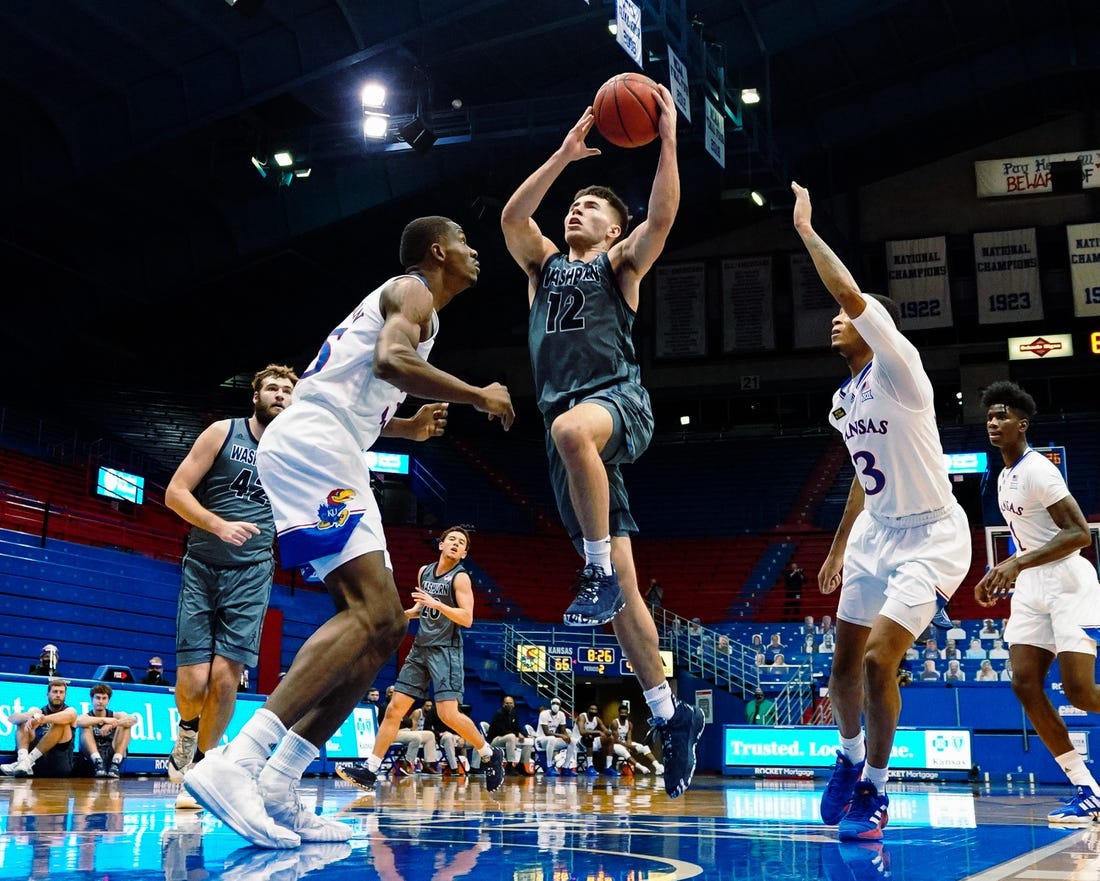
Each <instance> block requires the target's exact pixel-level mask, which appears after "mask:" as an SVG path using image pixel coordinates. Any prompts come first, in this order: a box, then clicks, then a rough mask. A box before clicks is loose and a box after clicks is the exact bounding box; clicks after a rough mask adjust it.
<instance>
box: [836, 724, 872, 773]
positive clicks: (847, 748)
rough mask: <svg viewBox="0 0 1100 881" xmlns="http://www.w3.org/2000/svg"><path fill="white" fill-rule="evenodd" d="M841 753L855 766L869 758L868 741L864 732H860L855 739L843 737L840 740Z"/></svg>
mask: <svg viewBox="0 0 1100 881" xmlns="http://www.w3.org/2000/svg"><path fill="white" fill-rule="evenodd" d="M840 751H841V752H842V753H844V756H845V758H847V759H848V761H849V762H851V763H852V764H853V765H858V764H859V763H860V762H862V761H863V760H864V759H865V758H867V741H866V740H864V739H863V732H862V731H860V732H859V734H857V735H856V736H855V737H844V736H843V735H842V736H841V738H840Z"/></svg>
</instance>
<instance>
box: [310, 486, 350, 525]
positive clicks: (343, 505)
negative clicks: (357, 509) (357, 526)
mask: <svg viewBox="0 0 1100 881" xmlns="http://www.w3.org/2000/svg"><path fill="white" fill-rule="evenodd" d="M354 498H355V490H353V489H334V490H333V491H332V492H330V493H329V494H328V497H327V498H326V499H325V500H324V501H323V502H322V503H321V504H320V505H318V506H317V528H318V529H339V528H340V527H341V526H343V525H344V524H345V523H346V522H347V519H348V505H347V503H348V502H350V501H351V500H352V499H354Z"/></svg>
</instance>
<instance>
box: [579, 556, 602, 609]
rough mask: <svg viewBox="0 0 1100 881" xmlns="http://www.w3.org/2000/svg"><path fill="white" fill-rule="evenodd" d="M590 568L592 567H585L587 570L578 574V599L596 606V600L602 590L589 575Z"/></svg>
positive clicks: (584, 569)
mask: <svg viewBox="0 0 1100 881" xmlns="http://www.w3.org/2000/svg"><path fill="white" fill-rule="evenodd" d="M590 568H591V567H588V566H585V568H583V569H582V570H581V571H580V572H578V573H577V583H576V585H575V587H576V590H577V599H579V600H581V601H582V602H585V603H588V604H589V605H595V603H596V600H598V599H599V597H600V588H599V585H598V584H597V582H596V580H595V578H594V577H591V576H590V575H589V570H590ZM593 574H594V573H593Z"/></svg>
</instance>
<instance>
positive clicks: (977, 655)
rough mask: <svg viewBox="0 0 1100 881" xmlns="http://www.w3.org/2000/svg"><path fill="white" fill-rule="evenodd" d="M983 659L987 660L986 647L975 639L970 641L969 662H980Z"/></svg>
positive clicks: (967, 653) (967, 655)
mask: <svg viewBox="0 0 1100 881" xmlns="http://www.w3.org/2000/svg"><path fill="white" fill-rule="evenodd" d="M983 658H985V647H984V646H983V645H982V641H981V640H980V639H978V638H977V637H974V639H972V640H970V648H968V649H967V650H966V659H967V660H968V661H980V660H982V659H983Z"/></svg>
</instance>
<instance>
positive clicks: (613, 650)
mask: <svg viewBox="0 0 1100 881" xmlns="http://www.w3.org/2000/svg"><path fill="white" fill-rule="evenodd" d="M573 672H574V673H576V674H578V675H580V676H618V675H619V649H618V648H617V647H615V646H606V645H605V646H591V645H580V646H577V663H576V666H575V667H574V668H573Z"/></svg>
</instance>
